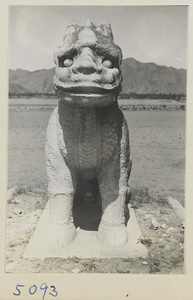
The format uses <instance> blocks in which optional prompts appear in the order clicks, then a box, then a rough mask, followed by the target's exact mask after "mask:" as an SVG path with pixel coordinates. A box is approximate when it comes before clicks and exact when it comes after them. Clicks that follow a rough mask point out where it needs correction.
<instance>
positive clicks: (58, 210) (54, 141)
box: [46, 111, 77, 247]
mask: <svg viewBox="0 0 193 300" xmlns="http://www.w3.org/2000/svg"><path fill="white" fill-rule="evenodd" d="M56 112H57V111H54V113H53V114H52V117H51V119H50V122H49V125H48V130H47V141H46V169H47V175H48V192H49V211H50V214H49V215H50V222H49V223H50V227H49V229H48V230H50V235H52V241H53V243H54V244H55V246H57V247H58V246H66V245H68V244H70V243H71V242H72V240H73V239H74V237H75V235H76V230H75V226H74V223H73V214H72V209H73V201H74V195H75V190H76V185H77V177H76V174H75V172H73V170H70V169H69V167H68V166H67V164H66V162H65V159H64V157H63V155H62V152H61V151H60V149H59V147H58V135H57V133H58V131H57V127H56V124H57V123H56V121H55V119H56V116H57V114H56Z"/></svg>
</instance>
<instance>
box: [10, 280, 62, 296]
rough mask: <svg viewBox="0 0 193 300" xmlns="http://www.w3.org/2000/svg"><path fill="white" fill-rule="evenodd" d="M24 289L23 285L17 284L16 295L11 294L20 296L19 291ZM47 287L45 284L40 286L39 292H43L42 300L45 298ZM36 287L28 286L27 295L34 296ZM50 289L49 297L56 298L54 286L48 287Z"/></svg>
mask: <svg viewBox="0 0 193 300" xmlns="http://www.w3.org/2000/svg"><path fill="white" fill-rule="evenodd" d="M22 287H24V285H23V284H17V285H16V290H17V293H13V295H14V296H20V295H21V291H20V288H22ZM48 288H49V287H48V286H47V284H46V283H45V282H44V283H42V284H41V285H40V290H42V291H44V294H43V297H42V300H44V299H45V296H46V292H47V289H48ZM37 289H38V288H37V286H36V285H35V284H34V285H32V286H30V288H29V294H30V295H34V294H35V293H36V291H37ZM50 289H51V292H50V293H49V295H51V296H52V297H57V296H58V292H57V291H56V287H55V286H54V285H51V286H50Z"/></svg>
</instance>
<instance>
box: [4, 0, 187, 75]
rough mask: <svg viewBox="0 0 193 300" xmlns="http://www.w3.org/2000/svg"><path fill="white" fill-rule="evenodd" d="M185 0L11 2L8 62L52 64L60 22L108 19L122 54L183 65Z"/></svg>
mask: <svg viewBox="0 0 193 300" xmlns="http://www.w3.org/2000/svg"><path fill="white" fill-rule="evenodd" d="M187 13H188V10H187V6H146V7H145V6H138V7H137V6H10V68H11V69H17V68H22V69H26V70H37V69H43V68H46V69H47V68H52V67H54V62H53V51H54V49H55V47H56V46H57V45H61V44H62V39H63V35H64V32H65V27H66V25H68V24H71V23H76V24H78V25H82V24H83V23H84V22H85V21H86V20H87V19H91V20H92V22H93V23H95V24H96V25H100V24H101V23H110V24H111V26H112V30H113V35H114V41H115V43H116V44H117V45H119V46H120V47H121V49H122V51H123V56H124V58H127V57H133V58H135V59H136V60H139V61H140V62H155V63H156V64H159V65H166V66H173V67H175V68H186V67H187V66H186V48H187Z"/></svg>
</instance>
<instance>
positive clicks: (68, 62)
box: [63, 58, 74, 68]
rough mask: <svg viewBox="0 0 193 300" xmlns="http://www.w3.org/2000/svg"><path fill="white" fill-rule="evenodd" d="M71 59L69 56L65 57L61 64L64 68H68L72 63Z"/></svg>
mask: <svg viewBox="0 0 193 300" xmlns="http://www.w3.org/2000/svg"><path fill="white" fill-rule="evenodd" d="M73 62H74V61H73V59H71V58H66V59H65V60H64V62H63V66H64V67H66V68H69V67H71V66H72V65H73Z"/></svg>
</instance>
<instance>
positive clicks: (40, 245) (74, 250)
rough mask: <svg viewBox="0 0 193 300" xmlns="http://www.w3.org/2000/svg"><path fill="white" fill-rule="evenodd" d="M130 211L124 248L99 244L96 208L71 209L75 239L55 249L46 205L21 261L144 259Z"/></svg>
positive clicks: (139, 232)
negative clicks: (49, 259)
mask: <svg viewBox="0 0 193 300" xmlns="http://www.w3.org/2000/svg"><path fill="white" fill-rule="evenodd" d="M129 212H130V218H129V221H128V223H127V230H128V236H129V241H128V243H127V244H126V245H125V246H123V247H117V248H112V247H108V246H104V245H102V244H101V243H100V242H99V241H98V239H97V228H98V224H99V222H100V214H101V212H100V206H98V205H93V206H82V207H81V206H80V207H75V208H74V223H75V225H76V227H77V228H76V237H75V239H74V241H73V242H72V243H71V244H70V245H68V246H66V247H57V245H56V244H55V243H54V229H53V224H52V223H51V221H50V217H49V215H50V214H49V204H47V205H46V207H45V209H44V211H43V213H42V215H41V217H40V219H39V222H38V225H37V228H36V230H35V232H34V234H33V236H32V238H31V240H30V242H29V244H28V245H27V248H26V251H25V253H24V258H40V259H44V258H46V257H60V258H72V257H78V258H117V257H119V258H136V257H143V258H145V257H147V248H146V247H145V246H144V245H142V244H141V243H140V242H139V238H140V236H141V230H140V228H139V226H138V223H137V220H136V217H135V214H134V210H133V209H132V208H131V207H129Z"/></svg>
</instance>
